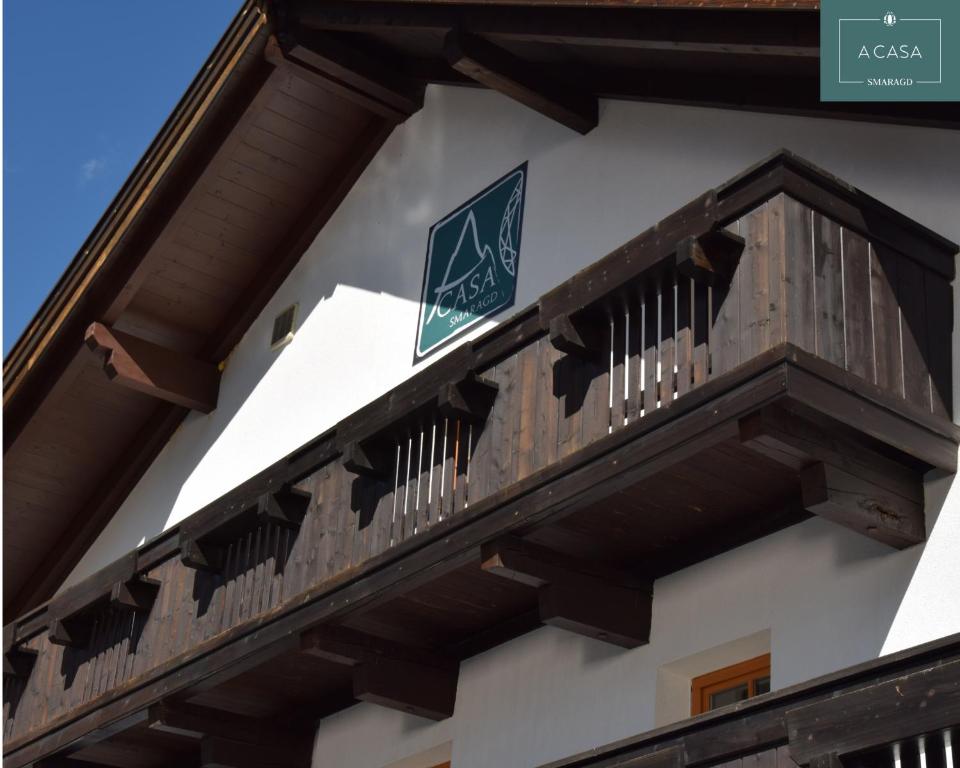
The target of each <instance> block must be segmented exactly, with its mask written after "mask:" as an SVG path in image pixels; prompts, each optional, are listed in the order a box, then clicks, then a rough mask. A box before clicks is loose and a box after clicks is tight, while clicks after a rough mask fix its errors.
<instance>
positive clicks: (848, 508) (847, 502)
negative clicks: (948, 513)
mask: <svg viewBox="0 0 960 768" xmlns="http://www.w3.org/2000/svg"><path fill="white" fill-rule="evenodd" d="M739 430H740V441H741V442H742V443H743V444H744V445H746V446H748V447H749V448H751V449H752V450H754V451H757V452H758V453H761V454H763V455H764V456H767V457H768V458H772V459H774V460H776V461H778V462H779V463H781V464H784V465H785V466H788V467H790V468H791V469H794V470H795V471H797V472H798V476H799V481H800V494H801V499H802V504H803V506H804V508H806V509H807V510H808V511H810V512H812V513H814V514H817V515H820V516H822V517H825V518H827V519H829V520H833V521H834V522H836V523H839V524H840V525H843V526H845V527H847V528H850V529H852V530H854V531H857V532H859V533H862V534H864V535H866V536H869V537H870V538H872V539H876V540H877V541H882V542H884V543H885V544H889V545H890V546H892V547H896V548H897V549H903V548H904V547H909V546H912V545H914V544H918V543H920V542H922V541H923V540H924V539H925V538H926V528H925V522H924V516H923V481H922V478H921V476H920V473H919V472H917V471H916V470H915V469H913V468H911V467H910V466H905V465H904V464H902V463H900V462H897V461H895V460H893V459H891V458H889V457H887V456H885V455H882V454H881V453H879V452H877V451H876V450H875V449H874V448H872V447H871V446H870V445H868V444H866V443H865V442H864V441H863V440H861V439H858V438H856V437H855V436H853V435H852V434H851V433H850V430H849V428H847V427H844V426H843V425H840V424H836V423H832V422H830V421H829V420H826V419H824V418H822V417H816V416H815V415H812V416H810V417H806V416H805V415H799V414H797V413H795V412H792V411H790V410H787V409H785V408H783V407H779V406H768V407H766V408H763V409H761V410H759V411H758V412H757V413H754V414H751V415H750V416H748V417H746V418H744V419H741V420H740V423H739Z"/></svg>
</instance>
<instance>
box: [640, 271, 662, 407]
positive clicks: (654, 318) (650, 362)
mask: <svg viewBox="0 0 960 768" xmlns="http://www.w3.org/2000/svg"><path fill="white" fill-rule="evenodd" d="M659 302H660V294H659V289H658V288H656V287H655V286H649V287H648V289H647V291H646V292H645V293H644V296H643V300H642V303H641V305H640V307H641V312H642V314H643V330H642V333H643V341H642V344H643V373H642V376H643V400H642V408H641V414H642V415H643V416H647V415H649V414H650V413H652V412H653V411H655V410H656V409H657V408H658V407H659V406H658V403H657V394H658V393H657V363H658V359H657V342H658V338H659V335H660V329H659V327H658V326H659V322H660V310H659Z"/></svg>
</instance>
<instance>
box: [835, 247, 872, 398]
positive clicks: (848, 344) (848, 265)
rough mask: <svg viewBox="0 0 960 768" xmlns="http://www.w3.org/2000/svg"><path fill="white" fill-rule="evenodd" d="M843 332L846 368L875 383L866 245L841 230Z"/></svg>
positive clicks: (868, 252) (868, 257)
mask: <svg viewBox="0 0 960 768" xmlns="http://www.w3.org/2000/svg"><path fill="white" fill-rule="evenodd" d="M842 238H843V240H842V244H841V245H842V249H843V311H844V317H843V330H844V349H845V350H846V358H845V359H846V368H847V370H848V371H850V372H851V373H854V374H856V375H857V376H861V377H863V378H864V379H866V380H867V381H876V378H875V374H876V368H875V363H874V357H873V349H874V340H873V303H872V298H871V295H870V244H869V243H868V242H867V241H866V239H865V238H863V237H860V235H858V234H856V233H855V232H852V231H851V230H849V229H844V230H843V235H842Z"/></svg>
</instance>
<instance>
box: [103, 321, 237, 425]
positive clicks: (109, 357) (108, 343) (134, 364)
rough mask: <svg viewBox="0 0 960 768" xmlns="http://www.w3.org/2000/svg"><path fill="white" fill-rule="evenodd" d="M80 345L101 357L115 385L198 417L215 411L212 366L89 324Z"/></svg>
mask: <svg viewBox="0 0 960 768" xmlns="http://www.w3.org/2000/svg"><path fill="white" fill-rule="evenodd" d="M84 341H85V343H86V345H87V346H88V347H89V348H90V349H92V350H93V351H94V352H102V353H104V355H105V358H104V363H103V369H104V371H106V374H107V376H108V377H109V378H110V379H111V380H112V381H115V382H116V383H117V384H121V385H122V386H125V387H128V388H129V389H134V390H136V391H137V392H143V393H144V394H145V395H150V396H151V397H156V398H158V399H160V400H165V401H166V402H168V403H173V404H174V405H180V406H183V407H184V408H191V409H193V410H195V411H201V412H202V413H209V412H210V411H212V410H213V409H214V408H216V407H217V393H218V391H219V389H220V372H219V371H218V370H217V367H216V366H215V365H212V364H210V363H205V362H203V361H201V360H195V359H193V358H190V357H187V356H186V355H182V354H180V353H179V352H175V351H174V350H172V349H167V348H165V347H161V346H160V345H158V344H154V343H153V342H152V341H147V340H146V339H141V338H138V337H136V336H132V335H131V334H129V333H124V332H123V331H117V330H115V329H113V328H109V327H107V326H106V325H103V324H102V323H91V324H90V326H89V327H88V328H87V331H86V333H85V334H84Z"/></svg>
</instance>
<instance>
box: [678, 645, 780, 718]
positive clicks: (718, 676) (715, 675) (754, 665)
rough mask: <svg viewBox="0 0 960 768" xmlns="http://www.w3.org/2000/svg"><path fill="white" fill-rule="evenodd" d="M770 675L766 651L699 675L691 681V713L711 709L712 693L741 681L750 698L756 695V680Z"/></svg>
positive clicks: (694, 713)
mask: <svg viewBox="0 0 960 768" xmlns="http://www.w3.org/2000/svg"><path fill="white" fill-rule="evenodd" d="M769 676H770V654H769V653H765V654H763V655H762V656H757V657H756V658H753V659H748V660H747V661H741V662H739V663H737V664H731V665H730V666H729V667H724V668H723V669H717V670H714V671H713V672H707V673H706V674H703V675H698V676H697V677H695V678H693V680H691V681H690V714H691V715H701V714H703V713H704V712H709V711H710V695H711V694H713V693H718V692H720V691H725V690H726V689H728V688H733V687H734V686H736V685H740V684H741V683H746V684H747V686H748V691H749V694H748V698H753V697H754V696H756V695H757V694H756V681H757V680H759V679H760V678H762V677H769Z"/></svg>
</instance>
